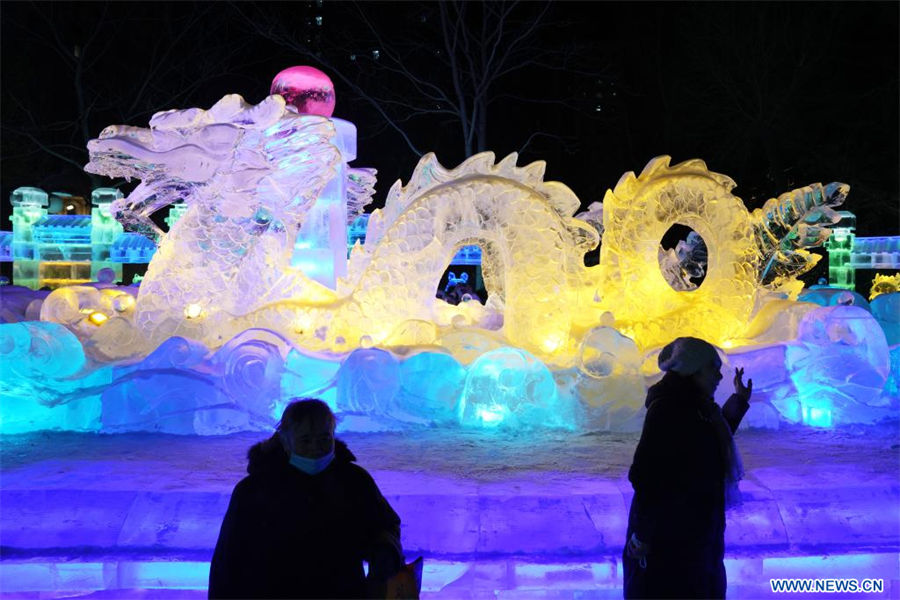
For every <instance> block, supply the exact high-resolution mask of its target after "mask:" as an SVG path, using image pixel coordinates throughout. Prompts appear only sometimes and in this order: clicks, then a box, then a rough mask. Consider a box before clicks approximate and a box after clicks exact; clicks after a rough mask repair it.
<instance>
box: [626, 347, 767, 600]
mask: <svg viewBox="0 0 900 600" xmlns="http://www.w3.org/2000/svg"><path fill="white" fill-rule="evenodd" d="M659 367H660V369H662V370H663V371H665V375H664V376H663V378H662V380H661V381H660V382H659V383H657V384H656V385H654V386H653V387H651V388H650V390H649V391H648V393H647V401H646V406H647V416H646V417H645V419H644V428H643V431H642V432H641V439H640V441H639V442H638V446H637V449H636V450H635V453H634V462H633V463H632V465H631V469H630V470H629V472H628V479H629V480H630V481H631V483H632V485H633V487H634V498H633V500H632V503H631V511H630V513H629V515H628V531H627V534H626V539H627V542H626V546H625V551H624V556H623V566H624V577H625V589H624V592H625V598H724V597H725V588H726V579H725V567H724V565H723V562H722V559H723V558H724V556H725V510H726V508H730V507H732V506H735V505H737V504H739V503H740V492H739V491H738V481H739V480H740V478H741V476H742V468H741V460H740V455H739V454H738V451H737V448H736V447H735V445H734V440H733V438H732V435H733V434H734V432H735V431H737V428H738V425H739V424H740V422H741V419H742V418H743V416H744V414H745V413H746V412H747V410H748V409H749V407H750V394H751V392H752V390H753V380H752V379H751V380H748V381H747V385H746V386H745V385H744V382H743V375H744V372H743V369H735V373H734V394H733V395H732V396H731V397H730V398H729V399H728V401H727V402H726V403H725V404H724V405H723V407H722V408H721V409H720V408H719V406H718V405H717V404H716V403H715V402H714V401H713V393H714V392H715V390H716V387H718V384H719V381H720V380H721V379H722V375H721V373H720V372H719V371H720V369H721V368H722V361H721V360H720V359H719V355H718V353H717V352H716V349H715V348H714V347H713V346H712V345H710V344H709V343H707V342H705V341H703V340H700V339H697V338H691V337H683V338H678V339H676V340H675V341H674V342H672V343H670V344H669V345H668V346H666V347H665V348H663V349H662V351H661V352H660V354H659Z"/></svg>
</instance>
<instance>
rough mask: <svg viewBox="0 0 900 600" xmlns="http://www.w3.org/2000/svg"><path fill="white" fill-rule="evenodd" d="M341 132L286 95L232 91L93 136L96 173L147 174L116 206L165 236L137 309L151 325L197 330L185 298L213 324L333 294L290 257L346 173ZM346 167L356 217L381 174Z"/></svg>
mask: <svg viewBox="0 0 900 600" xmlns="http://www.w3.org/2000/svg"><path fill="white" fill-rule="evenodd" d="M336 137H337V132H336V129H335V125H334V122H333V121H332V120H331V119H328V118H326V117H322V116H317V115H304V114H299V113H298V112H297V111H296V110H295V109H294V108H293V107H292V106H285V101H284V99H283V98H282V97H281V96H280V95H272V96H269V97H267V98H266V99H265V100H263V101H262V102H260V103H259V104H257V105H250V104H248V103H246V102H245V101H244V99H243V98H242V97H241V96H239V95H237V94H231V95H228V96H225V97H224V98H222V99H221V100H220V101H219V102H217V103H216V104H215V105H214V106H213V107H212V108H210V109H209V110H203V109H199V108H192V109H187V110H171V111H165V112H160V113H157V114H156V115H154V116H153V118H152V119H151V120H150V128H149V129H145V128H139V127H128V126H111V127H107V128H106V129H105V130H103V132H102V133H101V134H100V137H99V138H98V139H95V140H91V141H90V142H89V144H88V150H89V151H90V157H91V161H90V163H89V164H88V165H87V166H86V167H85V168H86V170H87V171H90V172H92V173H97V174H100V175H106V176H110V177H125V178H128V179H131V178H138V179H140V180H141V183H140V184H139V185H138V186H137V187H136V188H135V189H134V191H133V192H132V193H131V194H129V195H128V196H127V197H125V198H122V199H120V200H119V201H117V202H116V203H114V205H113V206H112V208H111V211H112V213H113V215H114V216H115V218H116V219H118V220H119V221H120V222H122V223H123V224H125V225H126V227H128V228H129V229H131V230H136V231H139V232H141V233H144V234H145V235H148V236H150V237H158V238H161V241H160V244H159V250H158V252H157V255H156V256H155V257H154V260H153V262H152V263H151V266H150V268H149V269H148V271H147V275H146V277H145V278H144V280H143V282H142V284H141V294H140V296H139V298H138V306H137V310H136V313H135V317H136V323H137V325H138V326H139V327H140V328H141V329H142V330H143V331H144V333H145V334H150V335H151V336H152V337H153V338H155V339H160V340H161V339H165V337H167V336H169V335H173V334H174V333H175V332H176V331H179V332H180V333H181V334H187V333H190V331H185V324H184V316H183V314H182V313H183V311H185V310H188V309H187V308H186V307H190V311H191V312H192V313H199V314H202V316H203V318H204V320H205V321H206V324H205V326H204V329H206V330H209V329H215V327H210V325H211V324H212V323H211V322H213V321H218V320H227V319H230V318H234V317H236V316H240V315H243V314H246V313H248V312H250V311H252V310H254V309H255V308H256V307H257V306H259V305H260V304H261V303H265V302H270V301H273V300H277V299H282V298H289V297H303V296H304V294H306V293H311V290H314V291H315V293H319V294H322V293H327V292H325V291H323V290H321V289H319V288H321V287H322V286H320V285H319V284H318V283H316V282H315V281H312V280H310V279H309V278H307V277H306V276H305V275H304V274H303V273H302V272H301V271H299V270H298V269H292V268H291V267H290V261H291V255H292V252H293V247H294V242H295V240H296V238H297V232H298V230H299V229H300V227H301V225H302V224H303V221H304V218H305V216H306V215H307V214H308V212H309V210H310V208H311V207H312V205H313V204H314V203H315V202H316V199H317V198H318V197H319V195H320V193H321V192H322V190H323V189H324V188H325V186H326V185H327V184H328V183H329V182H330V181H331V180H332V179H333V178H334V177H335V176H336V173H337V172H338V167H339V165H340V163H341V161H342V156H341V151H340V150H339V143H338V141H337V140H336ZM346 173H347V196H348V215H349V217H350V218H351V219H352V218H354V217H355V216H356V214H358V213H359V212H360V211H361V210H362V207H363V206H364V205H365V204H366V203H367V202H368V201H369V199H370V196H371V192H372V188H373V185H374V174H373V172H372V171H371V170H368V169H347V171H346ZM178 201H182V202H184V204H185V205H186V206H187V211H186V213H185V215H184V216H183V217H182V218H181V219H180V220H179V221H178V222H177V223H175V224H174V226H173V227H172V229H171V230H170V231H169V232H168V233H164V232H163V231H162V230H161V229H160V228H159V227H158V226H157V225H156V224H155V223H153V221H152V220H151V215H152V214H153V213H154V212H156V211H158V210H160V209H161V208H164V207H166V206H168V205H170V204H173V203H175V202H178ZM223 289H232V290H234V289H238V290H245V291H247V293H246V294H222V293H221V290H223ZM187 328H188V329H190V327H187Z"/></svg>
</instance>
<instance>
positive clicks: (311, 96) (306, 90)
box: [269, 66, 334, 117]
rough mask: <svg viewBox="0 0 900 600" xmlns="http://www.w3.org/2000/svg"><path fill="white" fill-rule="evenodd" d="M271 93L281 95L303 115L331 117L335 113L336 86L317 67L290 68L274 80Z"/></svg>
mask: <svg viewBox="0 0 900 600" xmlns="http://www.w3.org/2000/svg"><path fill="white" fill-rule="evenodd" d="M269 93H270V94H280V95H281V96H282V97H283V98H284V100H285V102H287V103H288V104H290V105H292V106H294V107H296V109H297V110H298V111H299V112H301V113H303V114H308V115H321V116H323V117H330V116H331V114H332V113H333V112H334V84H332V83H331V79H329V77H328V75H326V74H325V73H323V72H322V71H320V70H318V69H316V68H315V67H305V66H297V67H288V68H287V69H285V70H284V71H282V72H281V73H279V74H278V75H276V76H275V79H273V80H272V90H271V91H270V92H269Z"/></svg>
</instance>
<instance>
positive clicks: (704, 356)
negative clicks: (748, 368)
mask: <svg viewBox="0 0 900 600" xmlns="http://www.w3.org/2000/svg"><path fill="white" fill-rule="evenodd" d="M657 362H658V364H659V368H660V369H662V370H663V371H675V372H676V373H678V374H679V375H684V376H688V375H693V374H694V373H696V372H697V371H699V370H700V369H702V368H703V367H704V366H705V365H707V364H709V363H716V364H719V365H721V364H722V360H721V359H720V358H719V353H718V352H716V349H715V347H714V346H713V345H712V344H710V343H709V342H705V341H703V340H701V339H698V338H694V337H680V338H677V339H676V340H675V341H673V342H670V343H669V344H668V345H667V346H666V347H665V348H663V349H662V350H661V351H660V353H659V358H658V359H657Z"/></svg>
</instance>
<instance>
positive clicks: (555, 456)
mask: <svg viewBox="0 0 900 600" xmlns="http://www.w3.org/2000/svg"><path fill="white" fill-rule="evenodd" d="M263 437H264V436H263V435H260V434H257V433H240V434H234V435H229V436H219V437H216V436H210V437H195V436H175V435H165V434H151V433H133V434H116V435H100V434H79V433H60V432H34V433H28V434H20V435H6V436H2V437H0V448H2V465H0V502H2V504H0V507H2V511H0V526H2V529H0V546H2V556H0V558H2V560H0V593H2V597H4V598H13V597H15V598H57V597H90V598H120V597H136V598H180V597H191V598H199V597H204V595H205V589H204V586H205V581H206V570H207V568H208V560H209V557H210V555H211V553H212V547H213V545H214V543H215V539H216V536H217V534H218V526H219V523H220V521H221V517H222V515H223V513H224V510H225V507H226V506H227V502H228V497H229V495H230V492H231V488H232V487H233V485H234V484H235V483H236V482H237V481H238V480H239V479H240V478H241V477H242V476H243V473H244V468H245V458H244V457H245V454H246V450H247V448H248V447H249V446H250V445H252V444H253V443H254V442H256V441H258V440H260V439H262V438H263ZM339 437H341V438H342V439H344V440H345V441H346V442H347V443H348V444H349V446H350V448H351V449H352V450H353V452H354V453H355V454H356V455H357V456H358V458H359V463H360V464H361V465H362V466H364V467H366V468H367V469H368V470H369V471H370V472H371V473H372V474H373V475H374V477H375V479H376V481H377V482H378V483H379V485H380V487H381V489H382V491H383V492H384V494H385V496H387V497H388V499H389V500H390V501H391V503H392V504H393V505H394V507H395V508H396V509H397V511H398V513H400V515H401V517H402V518H403V521H404V530H403V542H404V547H405V549H406V551H407V558H408V559H410V560H411V559H412V558H415V557H416V556H418V555H424V556H425V558H426V568H425V576H424V582H423V595H424V596H426V597H434V598H482V597H485V598H486V597H491V598H496V597H506V598H520V597H521V598H610V597H621V564H620V560H619V558H618V557H619V555H620V553H621V549H622V545H623V543H624V531H625V519H626V518H627V510H628V503H629V502H630V496H631V489H630V485H629V484H628V481H627V479H626V474H627V470H628V466H629V464H630V462H631V456H632V453H633V451H634V447H635V445H636V443H637V439H638V434H635V433H608V432H593V433H574V434H573V433H564V432H540V433H536V432H527V431H521V432H517V433H515V434H512V433H500V432H493V433H492V432H471V431H460V430H457V429H453V430H443V431H440V430H436V429H421V430H413V431H406V432H382V433H368V434H361V433H347V434H344V435H340V434H339ZM738 444H739V447H740V449H741V451H742V453H743V458H744V464H745V469H746V471H747V475H746V477H745V480H744V481H743V482H742V486H741V487H742V490H743V492H744V496H745V504H744V506H743V507H741V508H740V509H737V510H735V511H733V512H730V513H729V515H728V530H727V534H726V535H727V539H726V543H727V560H726V563H727V564H726V567H727V568H728V572H729V596H730V597H737V598H741V597H744V598H755V597H767V596H770V597H775V596H773V595H772V593H771V591H770V589H769V579H770V578H773V577H805V578H825V577H848V578H855V579H860V580H861V579H863V578H880V579H883V581H884V591H883V592H882V593H881V594H866V595H861V596H860V597H867V598H877V597H885V598H887V597H900V581H898V579H900V510H898V507H900V422H897V421H891V422H887V423H883V424H880V425H876V426H852V427H851V426H847V427H842V428H839V429H829V430H816V429H809V428H800V427H782V428H781V429H779V430H775V431H773V430H746V431H741V432H740V433H739V434H738ZM776 596H777V595H776ZM807 596H809V595H807ZM830 597H847V596H846V595H844V596H842V595H835V594H832V595H831V596H830Z"/></svg>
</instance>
